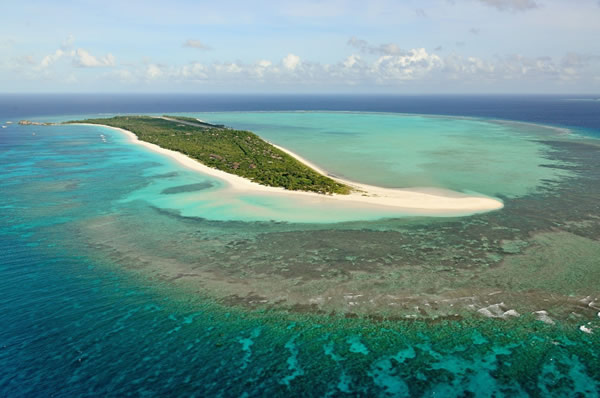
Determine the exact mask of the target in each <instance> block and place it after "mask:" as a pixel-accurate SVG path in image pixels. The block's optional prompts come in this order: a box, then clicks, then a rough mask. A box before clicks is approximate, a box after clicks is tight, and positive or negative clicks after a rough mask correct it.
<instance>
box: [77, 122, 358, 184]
mask: <svg viewBox="0 0 600 398" xmlns="http://www.w3.org/2000/svg"><path fill="white" fill-rule="evenodd" d="M177 118H179V119H180V120H182V121H184V122H191V121H192V120H190V119H191V118H181V117H177ZM77 122H83V123H93V124H104V125H107V126H113V127H119V128H123V129H125V130H129V131H131V132H133V133H134V134H136V135H137V136H138V138H139V139H140V140H142V141H147V142H151V143H153V144H156V145H159V146H161V147H163V148H167V149H171V150H174V151H178V152H181V153H183V154H185V155H187V156H189V157H191V158H194V159H197V160H198V161H200V162H201V163H203V164H205V165H207V166H210V167H214V168H216V169H219V170H223V171H226V172H228V173H231V174H236V175H239V176H242V177H245V178H248V179H250V180H252V181H255V182H257V183H260V184H263V185H269V186H273V187H283V188H285V189H290V190H301V191H312V192H318V193H323V194H331V193H340V194H348V193H350V187H348V186H347V185H344V184H340V183H338V182H336V181H334V180H332V179H331V178H329V177H327V176H324V175H321V174H319V173H317V172H316V171H314V170H313V169H311V168H309V167H307V166H306V165H304V164H303V163H301V162H299V161H297V160H296V159H294V158H293V157H291V156H290V155H288V154H286V153H285V152H282V151H280V150H279V149H277V148H275V147H274V146H272V145H271V144H269V143H268V142H265V141H264V140H262V139H261V138H260V137H258V136H257V135H256V134H254V133H252V132H249V131H242V130H233V129H228V128H215V127H204V126H194V125H189V124H183V123H178V122H177V121H172V120H165V119H161V118H153V117H149V116H116V117H112V118H105V119H87V120H82V121H76V122H71V123H77ZM196 122H197V121H196Z"/></svg>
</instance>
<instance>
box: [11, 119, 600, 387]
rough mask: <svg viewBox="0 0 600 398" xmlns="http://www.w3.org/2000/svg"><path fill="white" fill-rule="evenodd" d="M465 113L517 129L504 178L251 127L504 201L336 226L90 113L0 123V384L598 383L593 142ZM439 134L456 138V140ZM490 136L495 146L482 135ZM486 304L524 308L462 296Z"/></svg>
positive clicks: (502, 129) (479, 143) (598, 233)
mask: <svg viewBox="0 0 600 398" xmlns="http://www.w3.org/2000/svg"><path fill="white" fill-rule="evenodd" d="M234 116H235V115H232V122H228V123H226V124H229V125H235V124H234V123H237V122H234V121H233V119H234V118H235V117H237V116H235V117H234ZM251 116H252V117H255V116H253V115H249V116H248V117H251ZM275 116H276V117H277V118H279V117H281V115H275ZM275 116H274V117H275ZM335 116H336V117H340V118H341V115H335ZM358 116H360V115H358ZM358 116H357V117H358ZM240 117H241V116H240ZM315 117H317V118H318V117H322V115H316V116H315ZM329 117H334V116H329ZM365 117H366V116H365ZM374 117H375V116H374V115H368V119H370V120H371V122H372V118H374ZM205 118H206V119H208V120H212V119H210V118H209V117H208V115H207V116H205ZM215 121H216V120H215ZM263 122H264V120H263ZM241 123H242V122H240V126H242V125H241ZM295 123H296V122H294V123H290V124H295ZM340 123H342V122H340ZM386 123H387V122H386ZM390 123H392V122H390ZM394 123H395V122H394ZM415 123H416V122H415ZM420 123H423V124H424V123H425V121H424V120H421V121H420ZM432 123H433V126H438V123H440V121H439V120H438V119H435V120H433V121H432ZM444 123H446V125H447V124H451V123H450V122H449V121H448V120H447V119H445V121H444ZM457 123H461V124H462V123H466V121H464V120H459V121H458V122H457ZM472 123H474V125H473V126H472V127H473V131H474V134H475V132H477V131H480V130H479V129H480V128H481V129H483V128H489V129H490V130H486V131H488V133H490V132H493V131H496V130H497V131H498V134H500V135H501V136H503V137H504V135H507V136H506V137H505V138H506V140H508V141H509V142H513V143H514V142H519V143H520V145H522V146H523V148H519V149H518V151H517V152H515V155H514V156H516V158H511V159H512V160H511V162H516V161H519V162H521V163H519V164H520V165H521V167H523V169H522V172H521V173H520V174H523V176H522V178H521V177H519V178H520V179H519V181H518V182H514V183H513V181H511V180H510V179H508V180H506V181H505V182H504V185H502V184H498V186H501V187H502V188H501V189H496V191H497V192H493V190H491V191H490V190H487V188H486V186H488V185H489V186H491V185H493V184H491V183H489V181H486V176H487V178H488V179H492V180H493V179H498V180H496V181H500V180H501V178H502V176H503V175H504V172H503V171H500V172H498V173H497V174H494V171H493V170H489V169H485V170H479V169H477V170H475V171H469V172H471V173H472V175H473V181H474V182H473V185H468V184H467V185H464V186H463V184H459V183H460V181H462V180H463V178H466V177H460V178H456V179H451V178H450V177H449V175H450V174H451V173H449V170H451V169H452V168H453V167H458V164H455V163H453V162H454V161H455V159H454V157H452V156H450V157H448V158H446V160H445V163H444V165H445V166H444V167H445V168H447V169H448V170H443V171H440V172H438V174H436V172H434V168H430V169H428V168H427V167H426V166H424V165H425V164H426V163H427V161H432V160H433V159H435V156H434V154H435V150H434V151H431V152H428V151H427V150H425V149H423V151H421V153H420V154H419V155H418V156H417V155H415V157H414V158H411V159H412V160H411V161H410V162H408V160H407V159H406V158H404V157H403V156H401V153H399V152H394V151H393V150H392V149H391V148H388V147H386V148H383V149H382V152H383V153H385V156H383V155H382V161H381V162H380V163H378V164H377V169H374V170H377V171H376V173H375V172H373V173H371V172H364V171H363V175H362V176H359V175H358V174H355V173H358V172H359V171H361V170H360V169H361V167H358V166H354V167H355V169H350V168H349V167H351V165H353V164H354V163H353V162H351V161H349V159H348V158H347V154H348V153H351V151H350V149H352V148H354V150H356V151H358V153H359V156H363V155H364V154H366V153H367V150H369V151H372V150H373V149H374V148H371V149H369V147H366V149H364V150H363V149H361V148H363V144H359V143H358V142H364V143H365V145H366V143H367V142H368V141H369V140H368V139H366V138H365V137H363V138H361V139H359V140H358V141H357V142H355V143H352V144H348V145H347V146H345V147H343V148H345V149H344V151H348V152H342V153H344V155H343V156H342V155H340V156H336V157H333V156H329V157H330V158H332V159H330V161H331V163H327V161H328V160H327V159H325V158H324V159H323V163H321V160H320V158H319V157H318V156H320V155H318V153H319V150H320V148H317V149H318V150H317V149H315V151H314V152H310V151H307V152H305V151H304V150H303V149H302V145H307V146H308V143H306V142H305V141H304V140H315V139H316V138H315V136H314V134H316V133H315V132H314V131H312V133H310V134H309V133H306V135H305V136H304V135H302V134H298V135H297V137H296V138H294V137H293V136H295V133H294V134H292V133H290V136H289V137H287V136H285V137H284V136H282V138H281V139H280V140H278V139H276V138H275V137H274V136H267V133H265V135H264V136H265V137H266V138H268V139H270V140H271V141H274V142H276V143H279V144H282V145H284V146H289V147H290V148H291V149H293V150H295V151H297V152H299V153H301V154H302V155H304V156H306V157H308V158H310V159H311V160H314V161H315V162H316V163H318V164H320V165H321V164H323V165H324V166H325V167H326V168H327V169H328V170H330V171H331V172H334V173H340V174H342V172H343V173H345V174H344V175H345V176H348V177H351V178H352V179H355V180H359V181H362V180H363V178H364V179H365V181H364V182H370V181H367V180H366V179H368V178H373V176H374V175H375V174H379V173H380V172H381V173H383V171H382V170H384V169H385V170H390V171H389V172H390V173H391V175H389V174H387V172H386V173H385V174H386V175H387V176H388V178H389V180H387V181H388V182H390V184H391V183H392V182H393V181H397V179H398V178H400V177H399V176H401V175H402V173H403V170H404V168H402V167H400V168H399V169H398V170H399V171H396V172H394V171H393V166H392V163H393V162H392V160H393V158H394V156H398V157H399V159H398V163H397V164H400V165H401V164H405V165H406V166H407V167H408V164H409V163H411V164H412V165H413V166H411V167H410V168H408V169H410V170H411V171H410V173H408V174H406V175H407V176H409V175H412V176H413V177H414V178H416V179H419V178H421V177H422V176H424V173H425V174H430V175H428V177H427V178H428V179H430V181H431V182H432V183H431V184H430V185H432V186H439V187H444V188H453V189H457V190H463V191H470V190H475V191H476V192H481V193H486V194H490V195H492V194H493V195H496V194H498V195H505V197H506V204H507V206H506V208H505V209H503V210H502V211H501V212H493V213H488V214H482V215H477V216H473V217H464V218H459V219H447V218H418V217H417V218H415V217H401V218H394V219H390V218H387V219H385V220H373V219H369V218H365V219H364V220H363V221H350V219H349V218H348V214H347V213H344V214H342V215H335V216H332V218H331V219H332V220H336V221H344V222H341V223H336V224H327V223H323V222H320V223H305V222H304V223H294V222H291V221H289V222H283V223H282V222H280V220H277V218H275V221H268V220H269V219H268V218H265V217H264V216H262V215H259V217H256V216H255V215H253V214H250V215H248V214H246V213H245V210H244V207H243V206H242V205H240V204H239V203H238V202H236V201H235V198H232V199H230V200H228V201H224V202H219V201H218V200H217V199H216V198H215V197H212V196H211V195H214V194H216V193H218V192H219V189H221V187H222V186H221V185H220V184H221V183H220V182H219V181H218V180H215V179H211V178H208V177H205V176H202V175H200V174H196V173H192V172H190V171H189V170H186V169H184V168H182V167H180V166H178V165H177V164H176V163H174V162H172V161H170V160H168V159H165V158H163V157H161V156H159V155H156V154H154V153H151V152H147V151H145V150H144V149H142V148H140V147H137V146H133V145H130V144H128V143H127V142H126V141H125V139H124V138H123V137H122V136H121V135H119V134H118V133H116V132H111V131H107V130H105V129H101V128H99V127H83V126H71V127H61V126H53V127H22V126H15V125H10V126H9V127H8V128H6V129H2V131H1V132H0V134H2V135H1V140H0V164H1V167H2V171H3V172H2V175H0V187H1V190H2V195H0V209H1V211H0V253H1V254H2V261H0V275H1V276H2V277H1V278H0V303H1V305H2V311H1V312H0V325H2V327H0V395H3V396H10V397H20V396H58V397H71V396H127V395H148V396H164V395H184V396H344V395H348V396H407V395H413V396H468V395H475V396H502V395H504V396H527V395H532V396H548V395H555V396H561V395H562V396H573V395H577V394H580V395H582V396H598V389H599V388H600V386H599V384H598V383H599V380H600V376H599V375H600V368H599V367H598V364H599V363H600V361H598V354H599V353H600V352H599V351H598V347H599V346H600V341H598V336H599V335H600V333H598V332H599V331H600V329H598V328H599V327H600V325H599V323H600V321H599V319H600V318H598V316H597V315H596V312H597V310H595V306H597V305H598V297H600V291H598V283H597V281H598V274H597V272H598V263H597V261H596V260H595V259H597V258H598V256H597V254H598V253H600V251H599V248H598V246H599V243H598V242H599V238H600V228H599V227H598V222H597V219H596V218H595V214H598V213H597V212H598V203H597V197H598V192H596V189H597V187H599V186H600V184H598V183H597V182H598V181H600V176H598V171H599V170H600V168H599V167H598V161H599V157H598V156H597V154H598V149H597V147H593V146H589V145H583V144H580V143H578V142H571V141H569V140H567V141H565V142H563V141H560V140H559V141H556V142H554V141H553V140H554V138H549V137H548V136H546V138H545V139H542V138H540V136H539V134H542V133H540V132H538V131H530V130H527V129H526V130H525V131H522V130H518V129H517V128H516V127H515V126H514V125H511V126H510V127H506V126H504V125H495V124H491V125H489V124H487V123H483V122H472ZM351 124H355V123H351ZM392 124H393V123H392ZM475 125H476V126H483V127H475ZM236 126H237V125H236ZM362 126H363V127H364V124H363V125H362ZM346 127H347V125H346ZM346 127H344V125H342V126H339V129H341V130H342V132H343V131H345V129H346ZM463 127H465V128H466V127H468V126H464V125H463ZM422 128H423V129H425V126H424V125H423V126H422ZM361 129H362V128H361ZM390 129H391V127H390ZM256 131H259V130H258V129H256ZM273 131H275V130H273ZM305 131H309V132H310V131H311V129H310V128H307V129H306V130H305ZM389 131H391V130H389ZM389 131H388V133H389ZM34 133H35V135H34ZM100 134H104V135H105V136H106V141H107V142H103V140H102V139H101V137H100ZM261 134H262V132H261ZM273 134H274V133H273ZM311 134H312V135H311ZM551 134H554V132H553V133H551ZM331 135H332V136H335V134H331ZM357 135H360V133H357ZM336 137H337V136H336ZM525 137H526V138H525ZM464 138H465V137H462V138H460V137H458V140H459V141H461V140H462V139H464ZM390 139H392V138H390ZM394 139H396V138H394ZM444 140H446V141H447V142H448V148H455V149H452V150H457V151H459V152H458V153H462V152H460V151H465V150H466V147H468V146H469V145H471V144H469V145H466V146H465V144H464V143H459V144H451V141H452V140H451V139H450V137H446V138H445V139H444ZM512 140H518V141H512ZM345 141H347V140H344V139H339V138H331V141H326V142H332V143H340V144H341V143H343V142H345ZM417 141H418V140H417ZM499 141H503V140H499ZM295 142H296V143H297V145H298V146H297V147H294V145H295V144H294V143H295ZM394 142H398V141H394ZM336 145H337V144H336ZM414 145H415V147H419V145H420V147H421V148H431V146H432V145H433V143H432V142H430V140H427V139H425V138H424V139H423V141H422V143H421V144H418V143H415V144H414ZM436 145H437V144H436ZM452 145H454V146H452ZM472 146H473V147H477V148H480V147H481V148H483V147H484V146H485V142H484V137H479V138H478V139H475V140H474V142H473V144H472ZM490 146H491V147H492V149H489V148H488V150H489V156H492V159H493V161H498V162H502V161H503V160H502V159H500V158H498V157H494V156H496V152H498V148H500V142H496V141H495V140H492V141H491V144H490ZM340 148H342V147H340ZM461 148H462V149H461ZM384 149H385V150H384ZM438 149H439V148H438ZM521 151H523V152H521ZM518 154H519V155H518ZM330 155H331V152H330ZM517 155H518V156H517ZM525 155H527V157H529V158H528V159H519V157H525ZM323 156H324V155H323ZM510 156H512V155H510ZM531 157H533V159H534V160H535V161H532V160H531ZM344 159H345V160H344ZM415 159H416V160H415ZM350 160H351V159H350ZM384 160H385V161H384ZM403 162H406V163H403ZM529 162H531V163H529ZM336 164H338V165H341V166H340V167H341V168H339V169H335V167H337V166H335V165H336ZM478 164H480V163H478ZM453 165H454V166H453ZM498 167H499V170H502V169H506V168H508V165H507V164H506V165H499V166H498ZM529 168H533V170H530V169H529ZM424 170H425V171H424ZM426 170H429V171H426ZM355 175H356V177H355ZM419 176H421V177H419ZM444 176H446V177H444ZM476 177H477V178H476ZM515 178H516V177H515ZM468 180H469V181H471V180H470V179H468ZM450 181H452V183H450ZM381 184H382V185H383V184H384V181H383V180H382V181H381ZM452 184H457V185H452ZM459 185H460V186H459ZM500 191H502V192H500ZM203 197H204V198H206V199H204V200H205V202H204V203H201V204H197V203H194V202H195V201H196V200H199V201H202V200H203V199H202V198H203ZM242 200H249V199H247V198H244V199H242ZM258 201H259V203H258V205H256V206H257V207H258V208H260V207H264V206H265V202H260V200H258ZM275 204H276V203H270V204H269V206H273V205H275ZM282 206H285V204H283V205H282ZM274 211H276V212H277V211H281V212H284V211H288V209H287V208H285V207H282V208H281V209H280V210H274ZM295 211H296V213H298V214H296V217H298V218H300V216H302V214H303V213H302V212H301V211H300V210H299V209H295ZM302 211H304V210H302ZM276 212H275V213H273V214H277V213H276ZM254 217H256V219H258V221H256V219H255V218H254ZM344 217H346V219H344ZM369 217H374V216H373V215H369ZM530 249H532V250H530ZM501 261H503V262H502V265H499V264H500V262H501ZM571 264H572V265H571ZM570 266H572V267H573V269H572V270H573V272H565V271H564V270H565V269H568V267H570ZM499 290H500V292H498V291H499ZM392 296H393V297H392ZM328 297H331V300H330V301H331V304H328V303H327V300H329V299H328ZM586 298H587V299H586ZM319 300H322V301H319ZM370 300H373V301H372V302H371V301H370ZM384 300H388V301H384ZM490 300H491V301H490ZM582 300H584V301H582ZM585 300H587V301H585ZM500 302H503V303H504V304H505V306H506V307H505V310H509V309H515V310H516V311H517V312H518V313H519V314H520V315H521V316H519V317H514V318H511V317H507V319H500V318H498V319H488V318H485V317H483V316H480V315H479V313H478V312H477V310H478V309H480V308H484V307H488V306H489V305H490V304H495V303H500ZM470 306H473V308H471V307H470ZM396 309H397V310H396ZM537 310H546V311H548V314H549V316H550V317H551V318H552V319H553V322H554V324H546V323H544V322H541V321H539V320H537V319H536V317H535V315H533V313H532V312H533V311H537ZM585 325H587V327H588V328H590V329H591V330H593V333H592V334H587V333H584V332H582V331H581V330H580V329H579V327H580V326H585Z"/></svg>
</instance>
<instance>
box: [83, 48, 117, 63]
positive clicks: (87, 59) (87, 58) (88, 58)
mask: <svg viewBox="0 0 600 398" xmlns="http://www.w3.org/2000/svg"><path fill="white" fill-rule="evenodd" d="M73 64H74V65H75V66H79V67H84V68H98V67H107V66H115V57H114V56H113V55H112V54H110V53H109V54H106V55H105V56H104V57H95V56H93V55H92V54H90V53H89V52H87V51H86V50H84V49H83V48H78V49H77V50H76V51H75V52H74V53H73Z"/></svg>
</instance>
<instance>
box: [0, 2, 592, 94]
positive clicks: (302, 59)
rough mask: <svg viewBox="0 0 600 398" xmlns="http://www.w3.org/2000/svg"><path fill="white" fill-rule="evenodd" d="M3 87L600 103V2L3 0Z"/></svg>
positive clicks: (0, 43)
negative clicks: (582, 97)
mask: <svg viewBox="0 0 600 398" xmlns="http://www.w3.org/2000/svg"><path fill="white" fill-rule="evenodd" d="M1 1H2V7H1V8H2V13H1V18H2V20H1V21H0V54H1V55H0V92H3V93H14V92H111V93H138V92H141V93H143V92H152V93H161V92H165V93H178V92H182V93H184V92H185V93H390V94H455V93H461V94H462V93H464V94H469V93H472V94H487V93H503V94H508V93H569V94H573V93H581V94H600V0H419V1H417V0H412V1H411V0H404V1H400V0H368V1H365V0H360V1H356V0H319V1H317V0H313V1H299V0H279V1H266V0H265V1H261V0H255V1H230V0H212V1H192V0H171V1H168V2H167V1H161V2H159V1H152V0H145V1H142V0H128V1H122V0H119V1H116V0H104V1H95V0H54V1H47V0H18V1H15V0H1Z"/></svg>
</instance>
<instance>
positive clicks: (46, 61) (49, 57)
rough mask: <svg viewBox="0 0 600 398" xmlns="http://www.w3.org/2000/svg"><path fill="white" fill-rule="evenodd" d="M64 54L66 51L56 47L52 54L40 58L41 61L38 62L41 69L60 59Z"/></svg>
mask: <svg viewBox="0 0 600 398" xmlns="http://www.w3.org/2000/svg"><path fill="white" fill-rule="evenodd" d="M65 54H66V53H65V52H64V51H63V50H61V49H58V50H56V51H55V52H54V54H50V55H46V56H45V57H44V58H42V62H40V67H41V68H43V69H45V68H47V67H49V66H50V65H52V64H53V63H55V62H56V61H58V60H59V59H61V58H62V57H63V56H64V55H65Z"/></svg>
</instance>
